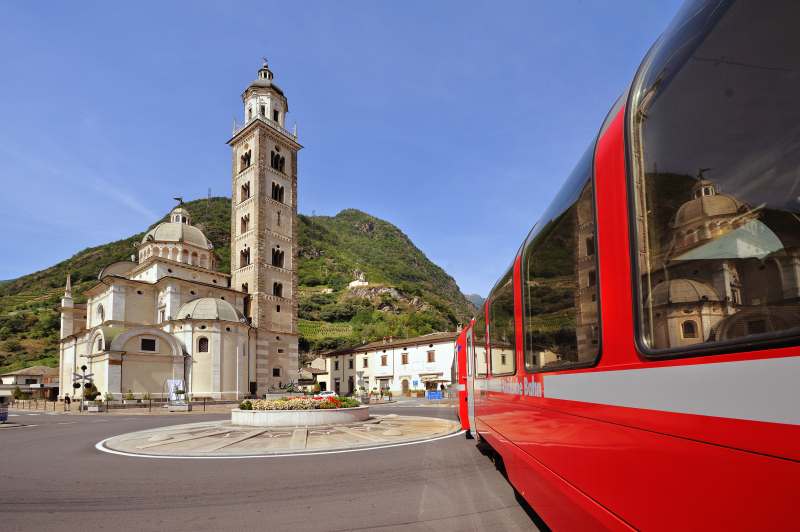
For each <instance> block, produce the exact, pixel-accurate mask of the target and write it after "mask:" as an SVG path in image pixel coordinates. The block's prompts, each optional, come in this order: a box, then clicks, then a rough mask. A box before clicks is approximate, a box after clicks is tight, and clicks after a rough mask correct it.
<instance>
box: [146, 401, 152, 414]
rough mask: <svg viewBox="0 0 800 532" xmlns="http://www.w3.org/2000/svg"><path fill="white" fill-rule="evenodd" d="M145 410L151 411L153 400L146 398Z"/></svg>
mask: <svg viewBox="0 0 800 532" xmlns="http://www.w3.org/2000/svg"><path fill="white" fill-rule="evenodd" d="M147 411H148V412H152V411H153V400H152V399H150V400H148V405H147Z"/></svg>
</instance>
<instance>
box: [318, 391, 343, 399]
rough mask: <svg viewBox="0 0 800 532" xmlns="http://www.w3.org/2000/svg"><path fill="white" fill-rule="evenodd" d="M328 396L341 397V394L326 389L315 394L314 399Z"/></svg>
mask: <svg viewBox="0 0 800 532" xmlns="http://www.w3.org/2000/svg"><path fill="white" fill-rule="evenodd" d="M328 397H339V394H337V393H336V392H334V391H333V390H325V391H324V392H319V393H317V394H314V399H325V398H328Z"/></svg>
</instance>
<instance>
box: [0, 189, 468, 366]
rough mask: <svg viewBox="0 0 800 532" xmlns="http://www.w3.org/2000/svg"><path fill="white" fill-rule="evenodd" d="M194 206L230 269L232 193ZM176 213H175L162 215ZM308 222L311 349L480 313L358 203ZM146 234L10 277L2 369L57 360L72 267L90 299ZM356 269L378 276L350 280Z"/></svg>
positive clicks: (303, 225) (305, 268) (402, 333)
mask: <svg viewBox="0 0 800 532" xmlns="http://www.w3.org/2000/svg"><path fill="white" fill-rule="evenodd" d="M185 207H186V208H187V209H188V210H189V212H190V213H191V214H192V217H193V223H194V224H195V225H197V226H199V227H201V228H202V229H203V231H204V232H205V234H206V236H207V237H208V238H209V239H210V240H211V241H212V242H213V244H214V251H215V253H216V255H217V260H218V264H219V269H220V270H221V271H224V272H226V273H227V272H229V270H230V252H229V250H230V200H229V199H228V198H211V199H209V200H206V199H203V200H196V201H192V202H189V203H187V204H186V205H185ZM166 220H167V217H166V215H165V217H164V218H163V219H162V220H159V221H158V222H156V223H160V222H162V221H166ZM298 223H299V227H298V229H299V244H300V248H299V255H300V258H299V263H298V273H299V280H300V293H299V313H300V333H301V351H306V352H308V351H312V350H317V349H324V348H330V347H342V346H345V345H355V344H358V343H361V342H364V341H372V340H377V339H380V338H382V337H384V336H396V337H408V336H415V335H418V334H425V333H428V332H432V331H437V330H453V329H454V328H455V327H456V325H457V324H458V323H461V322H463V321H465V320H466V319H468V318H469V317H471V316H472V313H473V312H474V307H473V306H472V304H471V303H470V302H469V301H467V299H466V298H465V297H464V295H463V294H462V293H461V291H460V290H459V288H458V286H457V285H456V283H455V281H454V280H453V278H452V277H450V276H449V275H448V274H447V273H446V272H445V271H444V270H442V269H441V268H439V267H438V266H436V265H435V264H433V263H432V262H431V261H430V260H428V258H427V257H425V255H424V254H423V253H422V252H421V251H420V250H419V249H417V247H416V246H414V244H413V243H412V242H411V240H410V239H409V238H408V237H407V236H406V235H405V234H403V232H402V231H400V230H399V229H398V228H397V227H395V226H393V225H392V224H390V223H388V222H385V221H383V220H380V219H378V218H375V217H374V216H370V215H369V214H366V213H363V212H361V211H358V210H355V209H347V210H344V211H342V212H340V213H339V214H337V215H336V216H305V215H300V216H299V218H298ZM153 225H155V224H153ZM151 227H152V226H151ZM147 229H149V228H147ZM143 234H144V231H143V232H142V233H139V234H136V235H132V236H130V237H128V238H125V239H123V240H118V241H116V242H111V243H108V244H104V245H102V246H96V247H92V248H87V249H85V250H83V251H80V252H78V253H76V254H75V255H74V256H72V257H71V258H69V259H67V260H65V261H62V262H60V263H58V264H56V265H54V266H51V267H50V268H47V269H45V270H42V271H39V272H36V273H32V274H29V275H25V276H23V277H20V278H18V279H12V280H7V281H2V282H0V369H2V370H8V369H16V368H19V367H24V366H28V365H33V364H47V365H56V364H57V363H58V347H57V346H58V330H59V314H58V305H59V300H60V298H61V295H62V294H63V291H64V282H65V279H66V276H67V273H68V272H69V273H71V275H72V284H73V292H74V295H75V297H76V302H79V303H80V302H83V301H84V298H83V295H82V294H83V292H84V291H85V290H86V289H87V288H89V287H90V286H92V285H93V284H94V283H95V282H96V280H97V274H98V272H99V271H100V270H101V269H102V268H103V267H104V266H106V265H107V264H110V263H112V262H114V261H118V260H124V259H127V258H130V255H132V254H135V253H136V247H135V246H136V244H137V243H138V242H140V241H141V239H142V236H143ZM356 271H358V272H362V273H363V274H364V276H365V278H366V280H367V281H368V282H369V285H367V286H360V287H356V288H354V289H349V288H348V283H349V282H350V281H352V280H353V279H354V272H356Z"/></svg>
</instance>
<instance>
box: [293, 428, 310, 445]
mask: <svg viewBox="0 0 800 532" xmlns="http://www.w3.org/2000/svg"><path fill="white" fill-rule="evenodd" d="M307 442H308V429H294V432H292V439H291V441H290V442H289V448H290V449H305V448H306V443H307Z"/></svg>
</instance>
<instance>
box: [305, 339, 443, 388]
mask: <svg viewBox="0 0 800 532" xmlns="http://www.w3.org/2000/svg"><path fill="white" fill-rule="evenodd" d="M457 334H458V333H456V332H442V333H432V334H425V335H422V336H417V337H416V338H407V339H391V338H390V339H386V340H381V341H377V342H372V343H369V344H365V345H363V346H361V347H356V348H353V349H345V350H340V351H334V352H331V353H326V354H324V355H323V356H322V357H321V358H320V359H317V360H315V361H314V362H312V367H317V368H322V367H324V369H325V373H324V374H319V375H317V382H318V383H319V386H320V389H321V390H333V391H335V392H336V393H338V394H340V395H350V394H352V393H354V392H364V391H370V390H381V389H383V390H391V391H392V393H395V394H398V393H403V392H407V391H411V390H437V389H440V388H441V386H442V385H444V386H448V385H449V384H451V383H452V382H453V361H454V356H455V340H456V336H457Z"/></svg>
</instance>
